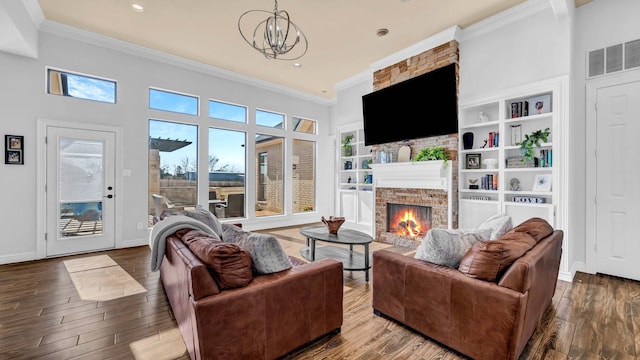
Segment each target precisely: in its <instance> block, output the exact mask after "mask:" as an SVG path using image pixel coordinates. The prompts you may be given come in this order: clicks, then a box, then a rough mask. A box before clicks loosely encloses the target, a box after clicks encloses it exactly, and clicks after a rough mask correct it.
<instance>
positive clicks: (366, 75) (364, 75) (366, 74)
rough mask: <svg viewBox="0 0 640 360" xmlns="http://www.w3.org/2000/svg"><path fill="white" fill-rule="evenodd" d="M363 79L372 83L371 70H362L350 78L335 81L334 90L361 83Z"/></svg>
mask: <svg viewBox="0 0 640 360" xmlns="http://www.w3.org/2000/svg"><path fill="white" fill-rule="evenodd" d="M365 81H367V82H369V84H373V72H372V71H371V70H367V71H363V72H361V73H359V74H356V75H354V76H352V77H350V78H347V79H344V80H342V81H340V82H338V83H336V84H335V86H334V87H335V89H336V90H338V91H342V90H345V89H348V88H350V87H353V86H356V85H359V84H362V83H364V82H365Z"/></svg>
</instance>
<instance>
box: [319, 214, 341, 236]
mask: <svg viewBox="0 0 640 360" xmlns="http://www.w3.org/2000/svg"><path fill="white" fill-rule="evenodd" d="M321 220H322V222H323V223H324V224H325V225H326V226H327V229H328V230H329V234H337V233H338V230H339V229H340V226H342V224H343V223H344V217H342V216H335V217H334V216H329V219H325V217H324V216H323V217H322V218H321Z"/></svg>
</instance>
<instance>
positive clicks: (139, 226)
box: [138, 221, 144, 230]
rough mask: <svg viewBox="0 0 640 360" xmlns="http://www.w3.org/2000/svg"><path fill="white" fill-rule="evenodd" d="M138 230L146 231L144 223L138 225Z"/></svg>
mask: <svg viewBox="0 0 640 360" xmlns="http://www.w3.org/2000/svg"><path fill="white" fill-rule="evenodd" d="M138 230H144V223H143V222H142V221H141V222H139V223H138Z"/></svg>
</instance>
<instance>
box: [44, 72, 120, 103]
mask: <svg viewBox="0 0 640 360" xmlns="http://www.w3.org/2000/svg"><path fill="white" fill-rule="evenodd" d="M47 92H48V93H49V94H54V95H62V96H69V97H74V98H78V99H86V100H94V101H100V102H106V103H111V104H115V102H116V82H115V81H113V80H106V79H101V78H98V77H94V76H87V75H80V74H74V73H70V72H66V71H61V70H55V69H48V70H47Z"/></svg>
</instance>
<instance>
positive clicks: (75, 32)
mask: <svg viewBox="0 0 640 360" xmlns="http://www.w3.org/2000/svg"><path fill="white" fill-rule="evenodd" d="M40 31H42V32H46V33H49V34H52V35H57V36H61V37H65V38H68V39H73V40H77V41H81V42H84V43H88V44H91V45H96V46H100V47H103V48H106V49H111V50H115V51H120V52H123V53H126V54H129V55H133V56H138V57H141V58H145V59H149V60H154V61H159V62H162V63H165V64H169V65H174V66H178V67H181V68H184V69H187V70H193V71H198V72H201V73H203V74H207V75H211V76H216V77H219V78H223V79H227V80H231V81H235V82H239V83H242V84H245V85H250V86H255V87H258V88H261V89H265V90H269V91H273V92H277V93H280V94H284V95H288V96H292V97H295V98H298V99H301V100H306V101H310V102H314V103H317V104H320V105H327V106H330V105H333V104H335V103H336V99H335V98H333V99H326V98H323V97H320V96H316V95H312V94H309V93H306V92H303V91H298V90H294V89H291V88H288V87H286V86H281V85H277V84H274V83H271V82H268V81H265V80H260V79H256V78H254V77H251V76H247V75H243V74H239V73H235V72H232V71H229V70H225V69H222V68H219V67H215V66H212V65H207V64H203V63H201V62H197V61H193V60H188V59H185V58H182V57H179V56H176V55H171V54H167V53H165V52H162V51H158V50H153V49H150V48H147V47H144V46H140V45H137V44H132V43H129V42H126V41H122V40H118V39H114V38H111V37H108V36H104V35H100V34H96V33H93V32H90V31H86V30H82V29H78V28H75V27H71V26H68V25H64V24H61V23H58V22H54V21H50V20H46V19H45V20H44V21H43V22H42V24H41V25H40Z"/></svg>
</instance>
